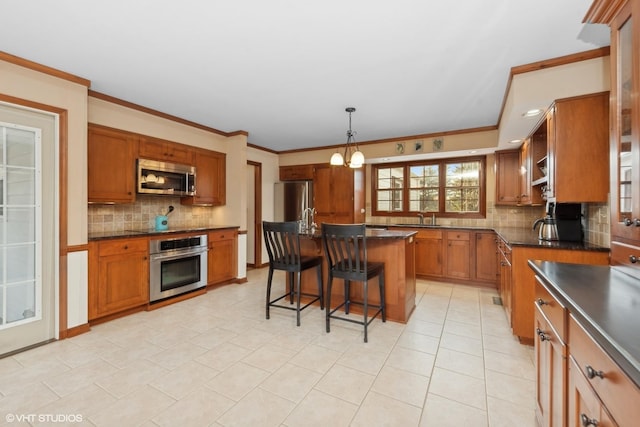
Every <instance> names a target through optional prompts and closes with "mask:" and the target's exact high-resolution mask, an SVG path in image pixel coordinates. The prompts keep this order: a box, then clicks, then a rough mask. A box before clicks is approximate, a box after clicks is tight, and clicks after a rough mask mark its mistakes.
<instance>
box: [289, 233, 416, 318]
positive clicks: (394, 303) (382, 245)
mask: <svg viewBox="0 0 640 427" xmlns="http://www.w3.org/2000/svg"><path fill="white" fill-rule="evenodd" d="M366 233H367V256H368V258H369V260H370V261H381V262H384V264H385V268H384V279H385V303H386V304H385V307H386V311H387V313H386V314H387V320H392V321H396V322H401V323H406V322H407V321H408V320H409V317H410V316H411V313H412V312H413V310H414V309H415V306H416V268H415V238H414V236H415V234H416V232H414V231H393V230H378V229H367V231H366ZM300 246H301V252H302V253H303V254H305V255H323V254H324V250H323V247H322V235H321V234H320V232H319V231H316V232H314V233H307V234H303V235H301V239H300ZM327 274H328V273H327V262H326V259H325V261H324V262H323V275H324V276H323V278H324V283H323V286H325V289H326V281H327V278H328V275H327ZM377 280H378V279H377V278H374V279H372V283H374V284H375V285H376V286H371V285H370V286H369V292H370V294H369V301H370V302H371V303H372V304H376V303H378V302H379V301H380V296H379V294H378V286H377ZM342 283H343V280H342V279H334V280H333V292H332V300H333V302H332V306H334V307H335V306H336V305H337V304H338V303H339V302H340V301H342V300H344V296H343V295H344V294H343V292H344V286H342ZM302 289H303V291H304V292H309V293H315V292H316V291H317V284H316V275H315V271H312V270H307V271H304V272H303V273H302ZM351 292H352V293H353V295H352V297H353V298H354V299H361V298H362V293H361V291H360V289H359V287H358V286H352V290H351ZM358 309H360V307H357V306H353V307H352V311H354V312H358Z"/></svg>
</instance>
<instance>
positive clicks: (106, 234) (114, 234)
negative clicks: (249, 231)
mask: <svg viewBox="0 0 640 427" xmlns="http://www.w3.org/2000/svg"><path fill="white" fill-rule="evenodd" d="M237 228H240V227H239V226H237V225H212V226H209V227H194V228H189V227H178V228H170V229H168V230H162V231H159V230H156V229H154V228H148V229H144V230H143V229H140V230H119V231H99V232H93V233H89V237H88V240H89V241H90V242H91V241H97V240H107V239H122V238H129V237H144V236H165V235H171V234H181V233H197V232H209V231H216V230H231V229H237Z"/></svg>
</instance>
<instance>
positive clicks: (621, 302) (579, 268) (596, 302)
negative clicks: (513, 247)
mask: <svg viewBox="0 0 640 427" xmlns="http://www.w3.org/2000/svg"><path fill="white" fill-rule="evenodd" d="M529 266H530V267H531V268H532V269H533V271H534V272H535V273H536V275H538V276H539V277H540V278H541V279H542V280H543V282H544V283H545V285H546V286H547V288H548V289H549V290H550V291H551V292H552V293H553V296H554V297H556V298H557V299H558V301H559V302H561V303H562V304H564V305H565V306H566V307H567V308H568V309H569V312H570V313H571V314H572V315H573V316H574V317H575V319H576V320H577V321H578V322H579V323H580V325H581V326H582V327H583V328H584V329H585V330H586V331H587V332H588V333H589V334H590V335H591V336H592V337H593V339H594V340H595V341H596V342H597V343H598V344H599V345H600V347H602V348H603V349H604V350H605V352H606V353H607V354H608V355H609V356H610V357H611V358H612V359H613V360H614V361H615V362H616V363H617V364H618V365H619V366H620V368H621V369H622V370H623V371H624V372H625V373H626V374H627V375H628V376H629V377H630V378H631V380H632V381H633V382H634V383H635V384H636V385H637V386H639V387H640V328H638V325H639V324H640V280H638V279H637V278H635V277H632V276H630V275H627V274H625V273H623V272H621V271H620V270H619V269H617V268H615V267H614V268H612V267H607V266H593V265H575V264H564V263H555V262H548V261H529Z"/></svg>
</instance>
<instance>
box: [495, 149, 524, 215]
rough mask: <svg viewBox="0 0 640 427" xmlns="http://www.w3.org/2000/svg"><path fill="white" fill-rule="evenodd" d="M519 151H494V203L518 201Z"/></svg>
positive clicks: (512, 203) (517, 202)
mask: <svg viewBox="0 0 640 427" xmlns="http://www.w3.org/2000/svg"><path fill="white" fill-rule="evenodd" d="M519 169H520V151H519V150H505V151H496V205H514V206H515V205H517V204H519V203H520V176H519Z"/></svg>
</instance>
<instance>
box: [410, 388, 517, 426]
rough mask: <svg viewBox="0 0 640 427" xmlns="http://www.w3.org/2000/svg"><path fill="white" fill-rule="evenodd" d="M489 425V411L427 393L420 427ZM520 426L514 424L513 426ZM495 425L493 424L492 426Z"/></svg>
mask: <svg viewBox="0 0 640 427" xmlns="http://www.w3.org/2000/svg"><path fill="white" fill-rule="evenodd" d="M462 426H464V427H487V426H488V423H487V412H486V411H483V410H481V409H478V408H474V407H472V406H468V405H465V404H462V403H459V402H456V401H453V400H450V399H445V398H444V397H440V396H438V395H435V394H431V393H430V394H428V395H427V402H426V404H425V405H424V409H423V410H422V417H421V418H420V427H462ZM514 426H519V424H517V423H515V424H512V425H511V427H514ZM492 427H493V426H492Z"/></svg>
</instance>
